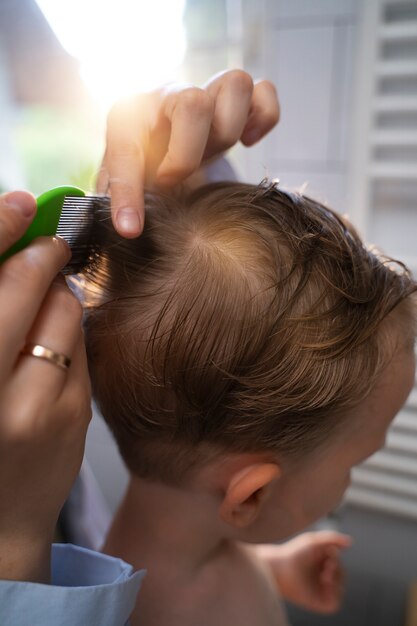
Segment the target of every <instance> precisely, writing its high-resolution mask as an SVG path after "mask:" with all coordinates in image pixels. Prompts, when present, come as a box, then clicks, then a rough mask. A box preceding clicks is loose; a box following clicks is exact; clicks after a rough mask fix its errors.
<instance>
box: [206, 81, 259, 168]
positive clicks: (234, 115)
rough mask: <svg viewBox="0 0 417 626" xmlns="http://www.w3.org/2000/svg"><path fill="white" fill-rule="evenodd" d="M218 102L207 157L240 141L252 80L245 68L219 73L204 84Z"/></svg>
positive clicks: (246, 114)
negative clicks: (243, 69)
mask: <svg viewBox="0 0 417 626" xmlns="http://www.w3.org/2000/svg"><path fill="white" fill-rule="evenodd" d="M205 89H206V90H207V92H208V93H209V94H210V95H211V97H212V98H213V100H214V102H215V110H214V115H213V121H212V127H211V130H210V136H209V139H208V142H207V148H206V151H205V154H204V156H205V158H210V157H211V156H214V155H215V154H219V153H221V152H224V151H225V150H227V149H228V148H230V147H232V146H233V145H234V144H235V143H237V141H239V139H240V137H241V135H242V133H243V131H244V128H245V126H246V124H247V121H248V116H249V112H250V109H251V102H252V95H253V81H252V78H251V76H250V75H249V74H247V73H246V72H244V71H242V70H231V71H227V72H222V73H221V74H218V75H217V76H215V77H214V78H213V79H211V80H210V81H209V82H208V83H206V85H205Z"/></svg>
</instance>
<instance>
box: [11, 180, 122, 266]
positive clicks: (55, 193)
mask: <svg viewBox="0 0 417 626" xmlns="http://www.w3.org/2000/svg"><path fill="white" fill-rule="evenodd" d="M36 205H37V211H36V215H35V218H34V220H33V222H32V223H31V225H30V226H29V228H28V229H27V231H26V232H25V234H24V235H23V237H21V238H20V239H19V240H18V241H17V242H16V243H15V244H13V246H12V247H11V248H9V250H7V252H5V253H4V254H2V255H1V256H0V263H2V262H3V261H5V260H6V259H8V258H9V257H10V256H12V255H13V254H16V252H19V251H20V250H23V248H25V247H26V246H27V245H29V243H31V241H33V240H34V239H36V237H42V236H47V237H48V236H49V237H52V236H54V235H59V236H60V237H62V238H63V239H65V241H66V242H67V243H68V245H69V246H70V248H71V251H72V257H71V259H70V260H69V262H68V264H67V265H66V266H65V268H64V269H63V273H64V274H76V273H78V272H80V271H81V270H83V269H84V268H85V267H86V266H87V265H88V264H89V263H91V262H92V260H93V259H94V257H95V255H96V254H97V249H96V248H97V246H96V243H95V241H94V229H93V224H94V222H95V219H96V214H97V212H100V213H101V215H100V219H101V220H102V219H106V218H108V217H109V215H110V198H108V197H106V196H86V195H85V192H84V191H83V190H82V189H79V188H78V187H68V186H65V187H56V188H54V189H50V190H49V191H46V192H45V193H43V194H42V195H41V196H39V198H37V200H36Z"/></svg>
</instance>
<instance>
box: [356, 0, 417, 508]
mask: <svg viewBox="0 0 417 626" xmlns="http://www.w3.org/2000/svg"><path fill="white" fill-rule="evenodd" d="M362 6H363V15H362V25H361V31H362V35H361V37H360V38H359V41H358V59H359V62H358V66H357V81H356V95H355V107H354V118H353V132H354V136H353V145H352V153H351V162H352V167H351V177H350V191H351V194H350V202H349V207H350V216H351V218H352V221H353V222H354V223H355V224H357V225H358V226H359V228H360V230H361V231H362V233H363V234H364V236H365V238H366V239H367V240H368V241H372V242H373V241H376V243H377V244H379V245H380V246H381V247H382V248H383V249H384V251H385V252H386V253H387V254H389V255H390V256H392V257H394V258H399V259H400V260H402V261H405V262H406V263H407V264H408V265H409V267H410V269H412V270H413V272H414V273H415V275H416V273H417V2H416V0H412V1H409V2H404V1H401V2H400V1H398V0H397V1H395V0H367V1H366V2H364V3H363V5H362ZM346 500H347V501H348V502H351V503H353V504H356V505H358V506H362V507H366V508H371V509H376V510H382V511H385V512H388V513H394V514H399V515H402V516H406V517H409V518H413V519H417V388H415V389H414V391H413V393H412V394H411V396H410V398H409V400H408V403H407V405H406V407H405V408H404V409H403V410H402V411H401V413H400V414H399V415H398V417H397V418H396V419H395V421H394V423H393V425H392V427H391V429H390V431H389V433H388V437H387V443H386V446H385V448H384V449H383V450H381V451H380V452H378V453H377V454H375V455H374V456H373V457H371V458H370V459H368V461H366V462H365V463H364V464H363V465H361V466H360V467H358V468H356V469H354V471H353V472H352V486H351V487H350V488H349V490H348V493H347V497H346Z"/></svg>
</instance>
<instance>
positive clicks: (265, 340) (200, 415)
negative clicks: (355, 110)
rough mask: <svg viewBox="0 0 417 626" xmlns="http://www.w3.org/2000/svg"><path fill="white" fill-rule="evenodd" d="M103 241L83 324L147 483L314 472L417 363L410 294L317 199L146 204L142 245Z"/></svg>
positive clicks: (396, 272) (234, 195)
mask: <svg viewBox="0 0 417 626" xmlns="http://www.w3.org/2000/svg"><path fill="white" fill-rule="evenodd" d="M106 237H108V239H109V245H108V246H107V251H106V253H105V254H104V255H103V257H102V260H101V262H100V265H99V266H98V268H97V270H96V272H95V282H96V284H97V285H98V286H99V300H100V303H101V304H100V306H96V307H93V308H92V309H91V312H90V313H89V314H88V318H87V322H86V330H87V345H88V352H89V359H90V366H91V373H92V380H93V388H94V393H95V397H96V400H97V403H98V405H99V407H100V409H101V411H102V413H103V415H104V417H105V419H106V421H107V422H108V424H109V425H110V427H111V429H112V431H113V433H114V435H115V438H116V440H117V442H118V445H119V448H120V451H121V454H122V456H123V458H124V460H125V462H126V465H127V466H128V468H129V469H130V471H131V472H132V473H133V474H136V475H138V476H140V477H142V478H144V479H149V480H152V481H162V482H164V483H167V484H170V485H175V486H181V485H184V484H187V481H189V480H192V477H193V475H194V474H195V472H196V471H197V470H199V469H200V468H202V467H207V466H209V465H210V463H212V462H214V461H215V460H216V459H224V458H232V457H235V456H239V455H241V457H242V458H244V457H245V455H246V458H248V459H252V458H253V459H256V458H258V457H259V458H263V459H265V460H268V461H269V460H270V461H271V463H272V465H274V463H275V462H276V460H278V461H279V464H280V465H281V466H285V465H286V464H287V463H288V464H290V465H292V467H296V466H297V465H298V464H299V461H300V460H303V461H304V460H306V459H314V458H315V456H314V453H315V451H317V450H319V451H320V450H321V451H323V450H325V449H326V444H328V443H329V442H330V441H333V440H336V439H337V438H338V437H339V436H345V435H346V436H350V433H352V432H353V431H355V430H357V429H358V422H357V421H356V422H355V424H353V422H352V420H353V417H354V415H356V416H360V415H362V417H361V418H360V419H362V420H366V419H368V418H369V415H366V416H365V415H364V414H362V413H363V411H365V412H368V413H369V411H370V410H371V409H370V407H371V406H372V403H374V402H375V399H376V400H377V398H378V392H377V391H376V389H378V385H379V384H380V383H381V381H382V380H383V376H384V372H386V371H387V369H386V368H387V366H389V364H390V363H391V362H394V361H395V359H396V358H397V356H398V355H399V354H402V353H403V352H404V354H405V352H406V351H407V350H408V352H409V354H411V346H412V343H413V340H414V320H415V313H414V304H413V302H412V298H411V297H410V294H412V293H413V292H414V290H415V284H414V282H413V281H412V280H411V279H410V277H409V275H408V273H407V272H406V271H405V270H404V268H402V267H400V268H398V266H397V267H395V268H394V266H393V264H392V263H389V262H387V261H386V260H384V259H382V258H381V257H379V256H378V255H377V254H376V253H374V252H371V251H369V250H367V249H366V248H365V247H364V246H363V244H362V242H361V240H360V239H359V237H358V236H357V234H356V232H355V231H354V229H353V228H352V226H351V225H350V224H349V223H348V222H347V221H345V220H344V219H342V218H341V217H339V216H338V215H336V214H335V213H333V212H332V211H331V210H330V209H328V208H325V207H324V206H322V205H320V204H319V203H317V202H315V201H313V200H311V199H309V198H306V197H303V196H301V195H298V194H291V193H288V192H285V191H282V190H280V189H279V188H276V186H273V185H271V186H267V185H260V186H253V185H245V184H238V183H228V184H226V183H224V184H217V185H211V186H207V187H204V188H201V189H200V190H198V191H197V192H194V193H193V194H191V195H190V196H189V197H185V198H181V199H179V200H177V201H174V200H172V199H168V198H164V197H159V196H156V195H155V196H149V197H148V208H147V218H146V226H145V231H144V234H143V235H142V236H141V237H140V238H139V239H137V240H120V239H119V238H118V237H115V236H113V235H112V234H111V231H110V230H109V233H108V235H106ZM395 362H396V361H395ZM408 363H409V365H408V366H407V367H408V369H407V372H411V369H412V364H411V361H409V362H408ZM396 367H399V366H398V364H397V365H396ZM410 375H411V374H410ZM406 378H407V376H406ZM408 378H409V376H408ZM408 378H407V381H408ZM407 385H408V382H407ZM408 386H409V385H408ZM372 390H374V395H373V396H372V394H371V395H370V392H371V391H372ZM408 391H409V388H408V387H407V388H404V389H403V390H402V395H401V394H400V395H401V398H400V399H398V402H397V404H395V406H394V405H393V407H392V410H393V411H394V410H395V412H396V411H397V410H398V409H399V408H400V404H402V402H403V401H404V400H405V396H406V394H407V393H408ZM403 396H404V397H403ZM400 400H401V402H400ZM397 405H398V406H397ZM392 417H393V415H391V416H390V418H389V419H388V418H386V419H385V421H386V422H387V423H386V424H385V427H387V426H388V422H389V421H390V419H392ZM357 419H359V418H357ZM363 423H364V424H365V422H363ZM359 427H360V426H359ZM385 429H386V428H385ZM371 451H373V450H369V452H371ZM259 455H260V456H259ZM359 460H360V459H357V462H358V461H359ZM315 463H316V461H315ZM316 465H317V463H316ZM271 467H272V466H271ZM349 469H350V468H349ZM272 473H274V472H272ZM294 475H295V474H294ZM255 482H256V481H255ZM261 487H262V485H260V487H259V488H261ZM332 504H334V503H332ZM324 512H325V511H320V514H322V513H324ZM310 521H311V520H310Z"/></svg>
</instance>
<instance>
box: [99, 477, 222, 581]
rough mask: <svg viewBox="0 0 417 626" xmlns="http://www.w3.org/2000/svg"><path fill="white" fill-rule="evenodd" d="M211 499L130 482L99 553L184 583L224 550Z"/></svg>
mask: <svg viewBox="0 0 417 626" xmlns="http://www.w3.org/2000/svg"><path fill="white" fill-rule="evenodd" d="M224 531H225V526H224V524H223V523H222V522H221V521H220V520H219V519H218V517H217V507H216V500H215V497H214V496H211V495H208V494H201V493H198V492H191V491H188V490H185V489H184V490H183V489H176V488H173V487H170V486H167V485H164V484H162V483H157V482H153V483H151V482H148V481H145V480H143V479H141V478H136V477H131V479H130V482H129V486H128V489H127V492H126V495H125V497H124V500H123V501H122V504H121V505H120V507H119V510H118V512H117V514H116V516H115V518H114V521H113V523H112V526H111V528H110V531H109V534H108V536H107V540H106V543H105V545H104V547H103V551H104V552H106V553H108V554H113V555H115V556H119V557H121V558H123V559H125V560H126V561H128V562H129V563H131V564H132V565H133V566H134V567H135V568H147V569H148V570H149V569H150V568H151V567H155V569H158V570H160V568H162V567H163V568H164V571H165V575H167V574H168V572H169V570H170V568H171V567H172V569H173V574H174V572H175V578H176V580H177V582H178V581H179V577H180V578H181V576H183V577H184V580H186V579H187V578H188V577H189V576H191V577H193V576H195V575H196V574H197V572H198V571H200V570H201V569H202V568H204V565H205V564H206V563H207V562H208V561H210V560H211V559H212V558H215V557H216V555H217V554H218V553H219V552H221V551H222V550H223V549H226V548H227V544H228V543H229V542H228V539H227V537H225V536H224Z"/></svg>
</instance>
